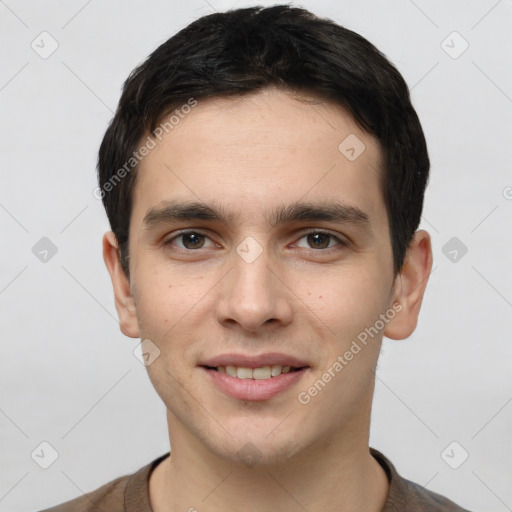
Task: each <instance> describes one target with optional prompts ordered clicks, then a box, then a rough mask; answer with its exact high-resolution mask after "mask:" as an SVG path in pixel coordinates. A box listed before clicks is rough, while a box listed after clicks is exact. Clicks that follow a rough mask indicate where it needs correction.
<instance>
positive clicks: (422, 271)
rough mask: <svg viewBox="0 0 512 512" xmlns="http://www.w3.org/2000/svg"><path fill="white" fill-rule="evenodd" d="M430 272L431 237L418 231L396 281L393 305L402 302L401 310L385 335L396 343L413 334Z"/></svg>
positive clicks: (424, 232) (388, 326) (387, 328)
mask: <svg viewBox="0 0 512 512" xmlns="http://www.w3.org/2000/svg"><path fill="white" fill-rule="evenodd" d="M431 270H432V246H431V241H430V235H429V234H428V233H427V232H426V231H424V230H419V231H416V233H415V234H414V238H413V240H412V242H411V245H410V247H409V249H408V251H407V254H406V257H405V262H404V265H403V267H402V270H401V271H400V274H399V275H397V276H396V278H395V289H394V294H393V301H392V303H393V304H394V303H399V304H400V306H401V309H400V311H399V312H398V313H397V315H396V316H395V317H394V318H393V320H392V321H390V322H389V323H388V324H387V326H386V329H385V330H384V336H386V337H387V338H390V339H393V340H403V339H405V338H408V337H409V336H410V335H411V334H412V333H413V332H414V330H415V329H416V326H417V324H418V316H419V313H420V309H421V303H422V301H423V295H424V293H425V289H426V287H427V282H428V278H429V277H430V272H431Z"/></svg>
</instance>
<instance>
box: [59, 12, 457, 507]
mask: <svg viewBox="0 0 512 512" xmlns="http://www.w3.org/2000/svg"><path fill="white" fill-rule="evenodd" d="M98 168H99V188H98V193H99V195H101V197H102V199H103V202H104V205H105V208H106V211H107V215H108V217H109V221H110V224H111V228H112V232H108V233H106V234H105V236H104V239H103V251H104V252H103V254H104V259H105V263H106V266H107V268H108V271H109V273H110V276H111V278H112V284H113V289H114V294H115V303H116V308H117V312H118V315H119V319H120V328H121V331H122V332H123V333H124V334H125V335H126V336H129V337H132V338H139V337H140V338H141V339H142V340H143V341H142V347H143V351H144V357H145V360H146V364H147V370H148V374H149V377H150V379H151V381H152V383H153V385H154V387H155V389H156V391H157V392H158V394H159V396H160V397H161V398H162V400H163V402H164V404H165V406H166V408H167V419H168V430H169V439H170V446H171V452H170V455H169V454H167V455H163V456H162V457H160V458H158V459H157V460H155V461H153V462H152V463H150V464H148V465H147V466H145V467H144V468H142V469H141V470H140V471H138V472H137V473H135V474H134V475H128V476H124V477H120V478H118V479H117V480H115V481H113V482H110V483H108V484H105V485H104V486H103V487H101V488H100V489H98V490H96V491H94V492H91V493H89V494H88V495H87V496H82V497H80V498H77V499H76V500H73V501H71V502H68V503H66V504H63V505H60V506H58V507H56V508H53V509H51V510H52V511H53V512H58V511H61V512H62V511H75V510H77V511H78V510H80V511H92V510H95V511H96V510H105V511H106V510H108V511H129V512H135V511H138V512H142V511H145V512H148V511H154V512H171V511H172V512H174V511H181V510H182V511H187V510H188V511H196V510H197V511H200V512H201V511H209V512H217V511H224V512H225V511H234V510H240V509H242V508H243V509H244V510H251V511H258V512H259V511H261V512H263V511H268V510H282V511H304V510H307V511H310V512H316V511H320V510H322V511H340V510H342V511H344V512H356V511H357V512H359V511H365V512H368V511H370V512H378V511H385V512H392V511H401V512H403V511H404V510H407V511H429V512H431V511H461V510H464V509H462V508H460V507H459V506H457V505H456V504H454V503H453V502H452V501H450V500H448V499H447V498H444V497H442V496H440V495H438V494H435V493H433V492H430V491H428V490H426V489H424V488H422V487H420V486H419V485H417V484H414V483H412V482H409V481H407V480H405V479H403V478H402V477H401V476H400V475H398V473H397V472H396V470H395V468H394V466H393V465H392V464H391V462H390V461H389V460H388V459H387V458H386V457H385V456H384V455H383V454H381V453H380V452H378V451H377V450H375V449H373V448H370V447H369V445H368V443H369V429H370V413H371V404H372V398H373V389H374V383H375V369H376V365H377V360H378V356H379V351H380V346H381V342H382V336H383V335H385V336H387V337H388V338H391V339H404V338H407V337H408V336H410V335H411V333H412V332H413V331H414V329H415V328H416V325H417V320H418V315H419V311H420V307H421V302H422V298H423V294H424V292H425V288H426V284H427V281H428V277H429V273H430V271H431V267H432V250H431V244H430V237H429V234H428V233H427V232H425V231H423V230H420V231H416V230H417V228H418V225H419V221H420V217H421V212H422V207H423V196H424V190H425V187H426V184H427V181H428V173H429V159H428V154H427V148H426V143H425V139H424V135H423V131H422V129H421V126H420V123H419V121H418V118H417V115H416V113H415V111H414V109H413V107H412V105H411V103H410V98H409V92H408V89H407V86H406V84H405V82H404V80H403V78H402V77H401V75H400V74H399V73H398V71H397V70H396V69H395V68H394V67H393V66H392V64H391V63H390V62H389V61H388V60H387V59H386V58H385V57H384V56H383V55H382V54H381V53H380V52H379V51H378V50H377V49H376V48H375V47H374V46H373V45H371V44H370V43H369V42H368V41H366V40H365V39H363V38H362V37H361V36H359V35H357V34H355V33H353V32H351V31H349V30H346V29H344V28H342V27H340V26H338V25H336V24H335V23H334V22H332V21H330V20H325V19H320V18H317V17H315V16H314V15H312V14H311V13H309V12H308V11H305V10H303V9H299V8H293V7H290V6H274V7H270V8H266V9H264V8H250V9H239V10H233V11H230V12H227V13H218V14H212V15H210V16H205V17H203V18H201V19H199V20H197V21H195V22H193V23H192V24H190V25H189V26H188V27H186V28H185V29H184V30H182V31H181V32H179V33H178V34H177V35H175V36H174V37H172V38H170V39H169V40H168V41H167V42H165V43H164V44H162V45H161V46H160V47H159V48H158V49H157V50H155V51H154V52H153V53H152V54H151V55H150V57H149V58H148V59H147V60H146V61H145V62H144V63H143V64H142V65H141V66H139V67H138V68H137V69H136V70H135V71H134V72H133V73H132V74H131V75H130V77H129V78H128V80H127V82H126V83H125V86H124V89H123V94H122V97H121V99H120V102H119V107H118V110H117V112H116V114H115V117H114V119H113V120H112V122H111V125H110V126H109V128H108V130H107V132H106V134H105V137H104V139H103V142H102V145H101V148H100V154H99V165H98Z"/></svg>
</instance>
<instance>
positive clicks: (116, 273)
mask: <svg viewBox="0 0 512 512" xmlns="http://www.w3.org/2000/svg"><path fill="white" fill-rule="evenodd" d="M103 260H104V261H105V265H106V267H107V270H108V273H109V274H110V279H111V280H112V287H113V289H114V297H115V304H116V310H117V315H118V317H119V328H120V329H121V332H122V333H123V334H124V335H126V336H128V337H130V338H139V337H140V331H139V324H138V320H137V315H136V311H137V310H136V306H135V301H134V298H133V296H132V293H131V287H130V280H129V279H128V278H127V277H126V274H125V273H124V271H123V269H122V267H121V262H120V259H119V251H118V243H117V240H116V237H115V235H114V233H113V232H112V231H107V232H106V233H105V234H104V235H103Z"/></svg>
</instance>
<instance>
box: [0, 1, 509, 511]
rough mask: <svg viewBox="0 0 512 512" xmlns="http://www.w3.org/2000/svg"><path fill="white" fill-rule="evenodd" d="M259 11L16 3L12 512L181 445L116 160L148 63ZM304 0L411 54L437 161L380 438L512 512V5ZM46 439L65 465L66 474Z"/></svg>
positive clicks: (403, 463)
mask: <svg viewBox="0 0 512 512" xmlns="http://www.w3.org/2000/svg"><path fill="white" fill-rule="evenodd" d="M260 3H261V4H264V5H271V4H272V3H273V2H272V3H270V2H260ZM243 5H253V4H252V3H240V2H233V1H215V0H209V1H208V2H207V1H205V0H197V1H190V2H187V3H185V2H169V1H163V0H153V1H149V2H134V1H131V2H127V1H124V2H121V1H102V2H100V1H98V0H92V1H89V2H87V1H84V0H74V1H69V2H51V1H49V2H44V3H43V2H37V3H36V2H28V1H25V2H22V1H15V0H7V1H6V2H0V55H1V62H2V65H1V66H0V109H1V110H0V116H1V125H2V132H1V137H0V144H1V162H2V166H1V176H2V186H1V188H0V222H1V226H2V250H1V265H0V272H1V275H0V314H1V325H2V344H1V357H0V375H1V388H0V441H1V462H0V509H1V510H2V511H33V510H37V509H41V508H44V507H47V506H50V505H54V504H57V503H60V502H61V501H64V500H67V499H70V498H73V497H75V496H77V495H79V494H81V493H82V492H87V491H90V490H93V489H95V488H97V487H98V486H100V485H102V484H104V483H106V482H107V481H109V480H111V479H113V478H116V477H118V476H120V475H122V474H126V473H129V472H133V471H135V470H136V469H138V468H140V467H141V466H142V465H145V464H147V463H148V462H149V461H150V460H152V459H153V458H155V457H157V456H158V455H160V454H163V453H165V452H166V451H167V450H168V438H167V431H166V422H165V411H164V407H163V405H162V404H161V402H160V400H159V398H158V397H157V395H156V393H155V392H154V390H153V388H152V386H151V384H150V382H149V379H148V378H147V374H146V370H145V368H144V366H143V365H142V364H141V363H140V362H139V361H138V359H137V358H136V357H135V356H134V353H133V351H134V349H136V347H137V345H138V343H139V342H138V340H133V339H129V338H126V337H124V336H123V335H122V334H121V332H120V331H119V328H118V321H117V315H116V311H115V308H114V301H113V293H112V289H111V284H110V279H109V276H108V273H107V271H106V269H105V267H104V263H103V259H102V256H101V236H102V234H103V233H104V232H105V231H106V230H108V229H109V226H108V223H107V219H106V216H105V213H104V210H103V207H102V204H101V202H100V201H99V200H97V199H95V198H94V196H93V194H92V191H93V189H94V187H95V186H96V181H95V179H96V176H95V164H96V157H97V150H98V146H99V143H100V140H101V138H102V136H103V133H104V131H105V128H106V125H107V122H108V121H109V119H110V118H111V116H112V111H113V110H114V108H115V106H116V104H117V100H118V98H119V94H120V87H121V84H122V82H123V81H124V79H125V78H126V77H127V75H128V73H129V72H130V71H131V70H132V69H133V67H134V66H135V65H136V64H138V63H139V62H140V61H141V60H143V59H144V58H145V57H146V56H147V55H148V54H149V52H150V51H152V50H153V49H154V48H155V47H156V46H158V45H159V44H160V43H162V42H163V41H165V40H166V39H167V38H168V37H169V36H171V35H172V34H174V33H175V32H176V31H177V30H178V29H180V28H182V27H184V26H185V25H186V24H188V23H189V22H191V21H192V20H194V19H196V18H197V17H199V16H201V15H204V14H207V13H211V12H213V9H215V10H218V11H221V10H225V9H228V8H231V7H237V6H243ZM300 5H302V6H304V7H306V8H309V9H311V10H312V11H313V12H315V13H316V14H319V15H323V16H328V17H330V18H333V19H334V20H336V21H337V22H338V23H340V24H342V25H345V26H347V27H348V28H351V29H352V30H355V31H357V32H359V33H361V34H362V35H363V36H365V37H367V38H368V39H369V40H370V41H372V42H373V43H374V44H376V45H377V46H378V47H379V48H380V49H381V50H382V51H383V52H384V53H385V54H386V55H387V56H388V57H389V58H390V59H391V60H392V62H394V63H395V65H396V66H397V67H398V69H399V70H400V71H401V72H402V73H403V75H404V77H405V79H406V80H407V82H408V84H409V85H410V87H411V88H412V96H413V101H414V104H415V106H416V108H417V111H418V114H419V116H420V119H421V120H422V124H423V127H424V130H425V132H426V136H427V141H428V144H429V150H430V155H431V160H432V178H431V182H430V185H429V188H428V190H427V194H426V203H425V210H424V217H423V221H422V226H421V227H422V228H424V229H427V230H428V231H429V232H430V234H431V235H432V238H433V249H434V271H433V273H432V276H431V278H430V282H429V285H428V287H427V292H426V296H425V299H424V304H423V309H422V313H421V316H420V322H419V325H418V328H417V329H416V331H415V333H414V334H413V336H411V338H409V339H408V340H404V341H391V340H387V339H385V341H384V344H383V350H382V356H381V359H380V363H379V367H378V374H377V375H378V379H377V385H376V394H375V402H374V412H373V417H372V430H371V443H370V444H371V446H373V447H375V448H377V449H379V450H381V451H382V452H383V453H384V454H385V455H387V456H388V457H389V458H390V459H391V461H392V462H393V463H394V464H395V465H396V467H397V469H398V471H399V472H400V473H402V475H404V476H405V477H407V478H408V479H410V480H413V481H416V482H418V483H420V484H422V485H425V486H426V487H427V488H429V489H431V490H434V491H436V492H439V493H442V494H446V495H447V496H449V497H450V498H451V499H453V500H454V501H456V502H458V503H459V504H461V505H463V506H465V507H467V508H469V509H471V510H477V511H483V510H486V511H489V510H493V511H496V512H502V511H507V510H512V485H511V483H512V462H511V461H512V450H511V449H512V442H511V441H512V428H511V427H512V403H511V402H512V382H511V381H512V376H511V373H512V372H511V367H512V365H511V360H512V343H511V342H510V331H511V327H512V325H511V320H512V272H511V271H510V262H511V261H512V243H511V232H512V228H511V226H512V173H511V156H510V155H511V152H510V148H511V126H512V71H511V67H510V62H512V44H511V32H512V2H511V1H510V0H501V1H496V0H480V1H472V2H467V1H463V0H458V1H451V2H446V1H441V0H439V1H429V2H427V1H424V0H415V1H412V0H395V1H381V2H377V1H372V2H370V1H358V2H356V1H336V2H335V1H315V2H312V1H305V2H302V3H301V4H300ZM44 31H46V32H48V33H49V34H50V35H51V36H47V35H43V36H40V34H41V32H44ZM454 31H456V32H457V33H458V34H459V35H457V34H452V33H453V32H454ZM51 38H53V39H54V40H55V41H56V42H57V43H58V48H57V49H56V51H55V52H54V53H53V54H51V55H49V56H48V55H44V52H48V51H49V50H51V49H52V44H54V45H55V44H56V43H52V39H51ZM33 41H34V43H32V42H33ZM443 41H444V42H443ZM466 42H467V44H469V46H468V48H467V49H466V50H465V51H464V52H463V53H461V52H462V50H464V48H465V46H466ZM31 44H33V46H34V47H35V49H33V48H32V47H31ZM36 50H37V51H36ZM38 52H39V53H38ZM41 53H43V56H45V57H46V58H42V56H41ZM43 237H47V238H48V239H49V240H51V242H52V243H53V244H54V245H55V247H56V249H57V252H56V254H52V252H51V249H50V251H49V252H48V253H47V254H45V253H44V252H41V251H44V250H45V247H46V250H48V247H47V245H48V241H42V242H40V240H41V238H43ZM453 237H456V240H454V241H451V242H450V240H451V239H452V238H453ZM38 243H39V244H40V245H36V244H38ZM45 244H47V245H46V246H45ZM446 244H448V245H446ZM462 244H464V246H465V247H467V253H466V254H464V255H463V251H462V250H461V249H462V248H463V246H462ZM34 246H35V247H36V248H35V249H33V248H34ZM443 248H444V249H443ZM454 250H455V251H457V252H456V253H454V252H453V251H454ZM34 253H35V254H34ZM41 258H42V259H43V260H44V259H45V258H46V261H41ZM454 258H455V261H452V260H453V259H454ZM453 441H455V442H456V443H457V444H455V445H453V444H452V445H451V446H449V445H450V444H451V443H452V442H453ZM41 442H47V443H49V444H50V445H51V446H52V447H53V449H54V450H56V451H57V452H58V455H59V456H58V458H57V459H56V460H55V462H54V463H53V464H51V465H50V467H48V469H43V468H42V467H40V465H41V464H43V465H44V464H48V463H49V462H51V461H52V453H53V452H52V448H49V447H48V446H47V445H42V446H41V444H40V443H41ZM447 447H448V448H447ZM466 452H467V453H468V454H469V457H468V458H467V460H465V461H464V462H463V463H461V462H462V461H463V459H464V457H465V453H466ZM31 454H34V455H33V456H31ZM448 463H450V464H451V465H452V466H459V467H458V468H457V469H453V468H452V467H450V465H449V464H448Z"/></svg>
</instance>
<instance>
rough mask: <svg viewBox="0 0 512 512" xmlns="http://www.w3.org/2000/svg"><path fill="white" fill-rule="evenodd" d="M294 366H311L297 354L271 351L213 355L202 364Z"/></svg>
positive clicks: (214, 365) (212, 365) (257, 366)
mask: <svg viewBox="0 0 512 512" xmlns="http://www.w3.org/2000/svg"><path fill="white" fill-rule="evenodd" d="M272 365H281V366H292V367H294V368H302V367H304V366H309V365H308V364H307V362H306V361H303V360H301V359H298V358H297V357H295V356H291V355H287V354H282V353H279V352H270V353H267V354H260V355H255V356H252V355H247V354H222V355H219V356H215V357H212V358H211V359H207V360H206V361H204V362H202V363H201V364H200V366H211V367H213V368H216V367H218V366H237V367H244V368H261V367H263V366H272Z"/></svg>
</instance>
